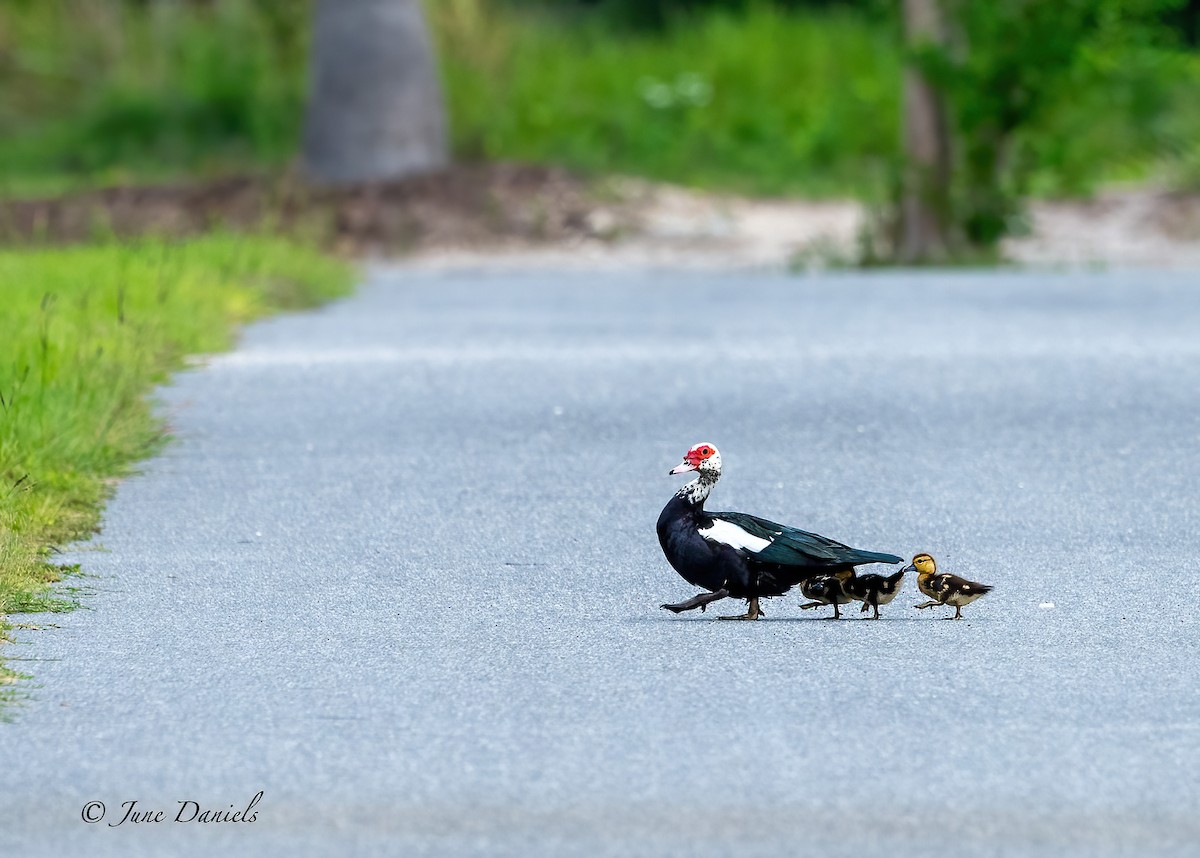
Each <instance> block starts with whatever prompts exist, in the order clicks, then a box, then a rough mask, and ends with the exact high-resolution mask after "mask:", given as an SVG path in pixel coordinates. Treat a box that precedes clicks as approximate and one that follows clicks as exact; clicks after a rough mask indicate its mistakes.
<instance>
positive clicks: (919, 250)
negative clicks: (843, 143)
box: [896, 0, 951, 265]
mask: <svg viewBox="0 0 1200 858" xmlns="http://www.w3.org/2000/svg"><path fill="white" fill-rule="evenodd" d="M942 16H943V10H942V8H941V4H940V2H939V0H904V34H905V40H906V42H907V43H908V48H909V49H910V50H912V49H915V48H918V47H919V46H920V45H922V44H934V45H945V44H946V26H945V21H944V20H943V17H942ZM904 159H905V164H904V187H903V199H902V200H901V203H900V230H899V233H900V234H899V243H898V247H897V248H896V252H897V254H896V255H897V257H898V261H899V262H901V263H905V264H910V265H911V264H915V263H925V262H941V261H944V260H945V259H946V258H948V257H949V255H950V249H951V245H950V243H951V236H950V223H951V219H950V172H951V152H950V130H949V126H948V125H947V118H946V106H945V103H944V101H943V99H942V96H941V93H939V92H938V90H937V88H936V87H935V86H934V85H933V84H932V83H931V82H930V81H929V79H928V78H927V77H926V76H925V74H924V73H923V72H922V71H921V70H920V69H919V68H917V67H916V65H915V64H914V63H913V61H912V60H909V63H908V68H907V69H906V70H905V73H904Z"/></svg>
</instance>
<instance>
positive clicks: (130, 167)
mask: <svg viewBox="0 0 1200 858" xmlns="http://www.w3.org/2000/svg"><path fill="white" fill-rule="evenodd" d="M885 6H886V4H885ZM426 8H427V12H428V15H429V19H430V21H431V24H432V26H433V29H434V31H435V35H436V39H437V42H438V44H439V46H440V57H441V66H442V76H443V79H444V81H445V84H446V94H447V100H448V103H449V106H450V120H451V128H452V133H453V140H454V147H455V150H456V153H457V154H458V155H459V157H461V158H466V159H489V160H522V161H532V162H541V163H555V164H564V165H567V166H570V167H573V168H576V169H579V170H582V171H585V172H588V173H591V174H595V175H604V174H608V173H613V172H616V173H623V174H628V175H637V176H646V177H650V178H655V179H662V180H668V181H673V182H680V183H683V184H689V185H697V186H702V187H710V188H716V189H729V190H737V191H748V192H755V193H764V194H784V193H804V194H817V195H847V194H860V195H865V196H873V195H878V194H879V193H880V192H881V190H882V189H883V188H884V186H885V184H886V180H887V177H888V175H889V174H890V172H891V169H892V167H891V165H893V164H894V163H895V161H896V159H897V157H898V147H899V139H900V132H899V99H900V90H901V55H900V48H899V45H898V39H897V36H896V32H895V24H894V22H890V23H889V21H888V20H887V16H886V15H881V14H868V13H866V12H863V11H861V10H858V9H856V8H853V7H844V6H837V5H836V4H835V5H832V6H829V7H812V8H808V9H793V10H791V11H786V10H781V9H780V8H778V7H776V6H772V5H771V4H770V3H768V2H762V3H759V4H756V5H753V6H751V7H750V8H749V9H748V10H747V11H745V12H742V13H738V14H733V13H729V12H722V11H720V10H710V11H707V12H703V13H698V14H696V15H694V16H693V17H690V18H685V19H681V20H678V21H676V22H675V23H673V24H672V25H671V26H669V27H667V28H665V29H663V30H655V31H648V32H647V31H631V30H627V29H618V28H614V27H613V26H612V25H611V21H609V19H607V18H605V17H604V16H597V15H588V14H585V13H580V14H572V15H556V14H552V13H551V12H550V11H548V10H547V9H545V8H542V7H540V6H538V4H529V3H527V4H521V5H520V8H517V7H516V6H514V5H513V4H511V3H504V2H500V0H427V3H426ZM880 8H884V7H880ZM577 11H578V10H577ZM308 15H309V2H308V0H270V2H264V0H208V2H204V3H194V2H155V3H146V2H145V1H144V0H7V2H5V3H3V4H0V194H7V195H26V196H27V195H34V194H52V193H58V192H60V191H64V190H68V189H72V188H78V187H80V186H92V185H97V184H114V183H123V182H131V181H132V182H141V181H159V180H164V179H175V178H180V177H185V176H186V177H196V176H200V177H204V176H210V175H220V174H226V173H230V172H241V171H246V170H268V171H272V170H279V169H281V168H282V167H284V166H285V165H287V164H289V163H290V162H291V161H292V160H293V159H294V157H295V155H296V151H297V145H298V140H299V136H300V128H301V120H302V115H303V104H304V94H305V86H306V83H305V80H306V55H307V48H308V42H309V33H308V31H307V21H308ZM606 22H608V23H606ZM1076 72H1077V73H1075V80H1073V82H1072V84H1071V86H1070V87H1069V88H1068V91H1067V92H1065V93H1063V95H1062V97H1061V98H1059V99H1058V100H1057V102H1056V103H1054V104H1053V105H1052V107H1051V109H1050V110H1049V111H1048V112H1047V116H1046V117H1045V119H1044V121H1042V122H1041V123H1040V124H1039V126H1038V127H1037V128H1034V129H1033V130H1032V132H1031V134H1030V136H1029V139H1028V140H1027V141H1026V143H1027V144H1028V145H1027V146H1026V147H1025V148H1024V149H1023V151H1024V152H1025V153H1026V154H1027V156H1028V157H1032V158H1033V159H1035V161H1036V169H1035V171H1034V173H1035V179H1036V181H1035V183H1034V185H1035V188H1036V189H1037V190H1038V192H1040V193H1044V194H1054V193H1062V192H1085V191H1087V190H1088V189H1090V188H1091V187H1094V186H1095V185H1097V184H1100V183H1105V182H1111V181H1127V180H1133V181H1138V180H1143V179H1146V178H1150V177H1154V178H1162V179H1164V180H1166V181H1167V182H1168V183H1169V184H1175V185H1181V184H1188V185H1197V184H1200V99H1197V98H1195V97H1194V93H1195V92H1196V90H1197V87H1198V86H1200V56H1197V55H1196V54H1195V53H1188V52H1186V51H1183V50H1179V49H1173V48H1170V47H1167V46H1164V45H1162V44H1158V43H1153V42H1152V41H1151V42H1144V43H1140V42H1138V41H1137V40H1132V39H1130V40H1126V41H1125V42H1121V43H1114V44H1109V45H1096V46H1094V47H1093V49H1091V50H1090V51H1089V53H1088V55H1087V57H1085V59H1084V61H1083V62H1081V63H1080V67H1079V69H1077V70H1076Z"/></svg>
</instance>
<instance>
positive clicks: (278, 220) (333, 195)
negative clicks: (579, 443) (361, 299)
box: [0, 164, 590, 254]
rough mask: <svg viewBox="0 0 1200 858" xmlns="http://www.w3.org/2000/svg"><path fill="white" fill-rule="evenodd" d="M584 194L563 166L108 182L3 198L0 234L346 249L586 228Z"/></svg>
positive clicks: (566, 233) (387, 249)
mask: <svg viewBox="0 0 1200 858" xmlns="http://www.w3.org/2000/svg"><path fill="white" fill-rule="evenodd" d="M588 194H589V191H588V187H587V185H586V183H584V182H583V181H581V180H579V179H577V178H576V177H574V176H572V175H571V174H569V173H568V172H566V171H565V170H559V169H554V168H544V167H531V166H521V165H507V164H495V165H487V166H459V167H456V168H454V169H452V170H446V171H442V172H438V173H434V174H431V175H427V176H421V177H416V178H411V179H405V180H403V181H397V182H389V183H382V184H372V185H360V186H355V187H348V188H336V189H335V188H321V187H314V186H311V185H307V184H305V183H303V182H301V181H299V180H297V179H296V178H294V177H286V176H285V177H278V178H263V177H244V176H243V177H235V178H228V179H222V180H219V181H213V182H206V183H202V184H183V185H166V186H134V187H122V188H107V189H103V190H97V191H89V192H85V193H78V194H71V195H67V196H62V197H55V198H47V199H36V200H8V201H3V202H0V238H2V239H4V240H6V241H8V242H20V241H44V242H52V243H55V242H63V243H65V242H75V241H81V240H86V239H89V238H94V237H97V236H103V235H115V236H120V237H130V236H139V235H147V234H156V235H163V236H169V237H179V236H185V235H191V234H195V233H199V232H203V231H206V230H211V229H212V228H214V227H217V226H223V227H227V228H231V229H261V228H272V229H283V230H285V231H302V232H305V233H309V234H311V235H313V236H314V237H315V238H317V239H319V240H321V241H322V242H323V243H326V244H328V245H330V246H332V247H334V248H336V249H338V250H340V251H343V252H346V253H353V254H371V253H378V254H397V253H408V252H413V251H416V250H420V249H423V248H429V247H444V246H447V245H454V246H460V245H465V246H475V245H490V244H493V243H495V242H505V241H520V242H525V243H553V242H561V241H563V240H566V239H568V238H570V237H572V236H576V235H580V234H585V233H586V231H587V214H588V211H589V210H590V205H589V203H588V202H587V197H588Z"/></svg>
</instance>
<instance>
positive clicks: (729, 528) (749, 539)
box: [700, 518, 771, 554]
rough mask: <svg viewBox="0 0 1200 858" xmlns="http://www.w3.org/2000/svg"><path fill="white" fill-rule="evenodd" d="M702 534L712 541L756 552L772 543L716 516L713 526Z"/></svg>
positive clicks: (702, 531) (701, 532)
mask: <svg viewBox="0 0 1200 858" xmlns="http://www.w3.org/2000/svg"><path fill="white" fill-rule="evenodd" d="M700 535H701V536H703V537H704V538H705V539H708V540H711V541H712V542H720V543H721V544H722V545H728V546H729V547H730V548H744V549H745V550H746V551H752V552H754V553H755V554H757V553H758V552H760V551H762V550H763V549H764V548H766V547H767V546H768V545H770V544H771V540H769V539H763V538H762V537H761V536H755V535H754V534H753V533H747V532H746V531H744V530H742V529H741V528H740V527H738V526H737V525H736V524H734V523H732V522H729V521H722V520H721V519H719V518H714V519H713V523H712V527H709V528H707V529H705V530H701V531H700Z"/></svg>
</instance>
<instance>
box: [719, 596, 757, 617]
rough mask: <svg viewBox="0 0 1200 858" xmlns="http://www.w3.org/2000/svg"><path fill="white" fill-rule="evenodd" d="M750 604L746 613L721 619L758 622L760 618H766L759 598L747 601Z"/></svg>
mask: <svg viewBox="0 0 1200 858" xmlns="http://www.w3.org/2000/svg"><path fill="white" fill-rule="evenodd" d="M746 601H747V602H748V603H749V604H748V605H747V606H746V613H744V614H738V615H737V616H736V617H721V619H722V620H757V619H758V618H759V617H765V616H766V614H764V613H763V612H762V609H761V608H759V607H758V597H757V596H755V597H754V598H752V599H747V600H746Z"/></svg>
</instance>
